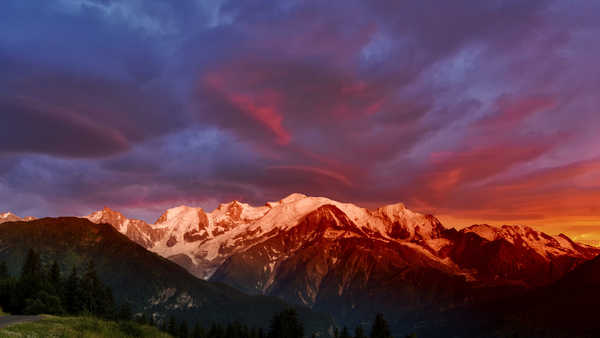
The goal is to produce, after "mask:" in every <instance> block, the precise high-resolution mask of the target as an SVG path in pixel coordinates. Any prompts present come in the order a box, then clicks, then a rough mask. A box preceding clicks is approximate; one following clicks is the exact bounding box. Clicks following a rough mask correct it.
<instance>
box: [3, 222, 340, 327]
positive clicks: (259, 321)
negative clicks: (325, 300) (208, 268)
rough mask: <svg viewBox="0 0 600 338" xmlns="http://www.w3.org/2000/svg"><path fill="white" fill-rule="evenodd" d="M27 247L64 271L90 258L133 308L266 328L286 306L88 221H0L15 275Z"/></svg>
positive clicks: (310, 323)
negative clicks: (196, 272)
mask: <svg viewBox="0 0 600 338" xmlns="http://www.w3.org/2000/svg"><path fill="white" fill-rule="evenodd" d="M30 248H33V249H35V250H36V251H38V252H40V253H41V256H42V261H43V262H45V263H47V264H49V263H50V262H52V261H54V260H57V261H58V262H59V263H60V265H61V270H62V271H63V273H66V271H70V269H71V267H72V266H81V265H82V264H83V263H85V262H87V261H89V260H92V261H93V262H94V263H95V265H96V267H97V271H98V274H99V276H100V279H101V280H102V281H103V282H104V283H106V284H107V285H109V286H110V287H111V288H112V290H113V293H114V296H115V299H116V301H117V302H129V303H130V304H131V306H132V308H133V310H134V312H145V313H147V314H154V315H155V316H158V317H164V316H167V315H174V316H176V317H178V318H181V319H185V320H188V321H190V322H195V321H201V322H205V323H210V322H212V321H216V322H231V321H236V320H237V321H240V322H243V323H246V324H248V325H252V326H260V327H265V326H266V325H268V323H269V319H270V318H271V317H272V316H273V315H274V314H275V313H277V312H280V311H282V310H283V309H285V308H286V307H287V304H285V303H284V302H283V301H281V300H278V299H276V298H273V297H266V296H249V295H246V294H244V293H241V292H239V291H237V290H235V289H233V288H231V287H228V286H226V285H224V284H220V283H213V282H206V281H203V280H200V279H198V278H196V277H194V276H192V275H191V274H189V273H188V272H187V271H186V270H185V269H183V268H182V267H180V266H178V265H177V264H175V263H173V262H171V261H169V260H167V259H165V258H162V257H160V256H159V255H157V254H154V253H151V252H149V251H147V250H146V249H144V248H143V247H141V246H140V245H138V244H136V243H134V242H132V241H131V240H129V239H128V238H127V237H126V236H124V235H122V234H120V233H119V232H117V231H116V230H115V229H114V228H113V227H112V226H110V225H106V224H94V223H92V222H90V221H88V220H87V219H82V218H74V217H65V218H43V219H39V220H35V221H31V222H7V223H3V224H0V260H2V261H5V262H7V265H8V269H9V272H10V273H11V274H13V275H16V274H18V273H19V271H18V269H20V267H21V266H22V265H23V262H24V259H25V257H26V255H27V252H28V250H29V249H30ZM297 309H298V312H299V316H300V318H301V319H302V320H303V321H304V322H305V324H306V326H307V329H308V330H309V331H308V332H311V331H313V330H317V331H324V330H326V329H327V328H328V327H329V326H330V324H331V322H330V320H329V319H328V317H327V316H325V315H319V314H315V313H314V312H312V311H310V310H308V309H307V308H302V307H297Z"/></svg>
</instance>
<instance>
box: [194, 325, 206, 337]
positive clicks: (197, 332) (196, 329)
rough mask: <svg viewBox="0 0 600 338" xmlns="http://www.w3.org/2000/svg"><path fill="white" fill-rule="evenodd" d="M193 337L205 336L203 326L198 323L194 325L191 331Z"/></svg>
mask: <svg viewBox="0 0 600 338" xmlns="http://www.w3.org/2000/svg"><path fill="white" fill-rule="evenodd" d="M192 337H193V338H205V337H206V333H205V332H204V328H203V327H202V326H201V325H200V323H196V325H195V326H194V331H193V332H192Z"/></svg>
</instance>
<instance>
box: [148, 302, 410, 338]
mask: <svg viewBox="0 0 600 338" xmlns="http://www.w3.org/2000/svg"><path fill="white" fill-rule="evenodd" d="M136 320H137V321H138V322H139V323H141V324H153V323H149V322H148V321H147V319H146V317H145V316H143V315H142V316H138V317H137V318H136ZM160 329H161V330H163V331H165V332H167V333H169V334H171V335H173V336H174V337H178V338H304V337H307V335H306V334H305V330H304V325H303V324H302V322H301V321H300V320H299V319H298V315H297V313H296V311H295V310H294V309H287V310H284V311H282V312H280V313H278V314H275V315H274V316H273V318H272V319H271V322H270V325H269V328H268V331H267V332H265V331H263V329H262V328H248V326H246V325H244V324H241V323H239V322H234V323H230V324H228V325H225V326H224V325H221V324H216V323H213V324H212V325H211V326H210V328H208V329H205V328H204V327H202V326H201V325H200V324H199V323H197V324H196V325H195V326H194V328H193V329H191V330H190V329H189V326H188V323H187V322H186V321H180V322H178V321H177V320H176V319H175V318H174V317H170V318H169V319H168V320H167V321H165V322H164V323H163V324H162V325H161V326H160ZM332 333H333V337H334V338H392V337H393V336H392V334H391V332H390V328H389V325H388V323H387V321H386V320H385V319H384V317H383V315H382V314H377V315H376V316H375V321H374V322H373V325H372V326H371V330H370V332H369V335H367V333H366V332H365V330H364V329H363V327H362V326H360V325H359V326H357V327H356V329H355V330H354V332H353V333H350V330H349V329H348V328H347V327H343V328H342V329H341V330H340V329H338V328H334V329H333V332H332ZM310 337H312V338H314V337H318V336H317V334H316V333H313V334H312V335H310ZM406 338H416V335H414V334H411V335H408V336H406Z"/></svg>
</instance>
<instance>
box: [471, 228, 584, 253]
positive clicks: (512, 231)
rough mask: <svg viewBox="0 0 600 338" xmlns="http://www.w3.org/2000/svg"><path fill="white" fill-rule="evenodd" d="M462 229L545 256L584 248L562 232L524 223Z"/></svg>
mask: <svg viewBox="0 0 600 338" xmlns="http://www.w3.org/2000/svg"><path fill="white" fill-rule="evenodd" d="M461 231H462V232H465V233H474V234H477V235H478V236H479V237H481V238H483V239H485V240H487V241H496V240H505V241H508V242H509V243H511V244H513V245H518V246H521V247H524V248H528V249H530V250H534V251H536V252H537V253H538V254H540V255H541V256H542V257H545V258H550V257H552V256H557V255H562V254H565V253H569V254H576V253H578V252H579V251H580V250H581V249H584V248H583V247H581V246H580V245H578V244H576V243H574V242H573V241H571V240H570V239H569V238H568V237H567V236H564V235H562V234H561V235H558V236H551V235H548V234H546V233H543V232H541V231H537V230H535V229H533V228H531V227H528V226H524V225H503V226H501V227H495V226H492V225H488V224H475V225H472V226H470V227H468V228H464V229H462V230H461Z"/></svg>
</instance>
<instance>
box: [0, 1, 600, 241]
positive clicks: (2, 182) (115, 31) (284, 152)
mask: <svg viewBox="0 0 600 338" xmlns="http://www.w3.org/2000/svg"><path fill="white" fill-rule="evenodd" d="M598 13H600V2H597V1H578V2H573V1H567V0H565V1H538V0H528V1H522V0H514V1H513V0H509V1H476V0H473V1H464V0H456V1H433V0H419V1H394V0H388V1H378V0H374V1H353V0H344V1H288V0H283V1H277V2H272V1H253V0H249V1H224V0H213V1H202V0H194V1H188V0H178V1H160V0H154V1H142V0H127V1H120V0H55V1H21V0H5V1H2V3H1V4H0V74H1V76H0V117H1V118H0V211H2V209H4V210H7V211H8V210H10V211H12V212H14V213H16V214H17V215H21V216H26V215H32V216H36V217H41V216H58V215H85V214H88V213H90V212H91V211H93V210H97V209H100V208H102V207H103V206H109V207H111V208H113V209H115V210H119V211H121V212H123V213H124V214H125V215H127V216H128V217H135V218H141V219H144V220H146V221H149V222H153V221H154V220H155V219H156V218H157V217H158V216H159V215H160V214H161V213H162V212H163V211H164V210H165V209H167V208H170V207H173V206H176V205H181V204H186V205H191V206H200V207H203V208H205V209H206V210H212V208H214V207H215V206H216V205H218V203H221V202H227V201H231V200H233V199H236V200H240V201H244V202H247V203H250V204H253V205H262V204H264V203H265V202H266V201H273V200H279V199H281V198H283V197H285V196H286V195H288V194H290V193H292V192H301V193H305V194H307V195H313V196H327V197H329V198H332V199H336V200H340V201H348V202H353V203H357V204H359V205H362V206H365V207H369V208H375V207H377V206H380V205H384V204H388V203H395V202H403V203H404V204H405V205H406V206H407V207H408V208H410V209H412V210H416V211H420V212H424V213H431V214H434V215H436V216H438V217H439V218H440V219H441V220H442V221H443V223H444V224H445V225H446V226H448V227H452V226H456V227H463V226H467V225H470V224H474V223H488V224H494V225H501V224H526V225H531V226H534V227H536V228H538V229H542V230H544V231H546V232H548V233H552V234H555V233H560V232H564V233H566V234H569V235H571V236H574V237H576V238H577V239H600V95H598V89H599V88H600V66H599V65H598V60H600V43H598V36H600V21H598V20H597V14H598Z"/></svg>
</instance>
